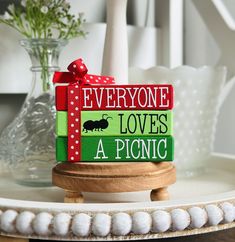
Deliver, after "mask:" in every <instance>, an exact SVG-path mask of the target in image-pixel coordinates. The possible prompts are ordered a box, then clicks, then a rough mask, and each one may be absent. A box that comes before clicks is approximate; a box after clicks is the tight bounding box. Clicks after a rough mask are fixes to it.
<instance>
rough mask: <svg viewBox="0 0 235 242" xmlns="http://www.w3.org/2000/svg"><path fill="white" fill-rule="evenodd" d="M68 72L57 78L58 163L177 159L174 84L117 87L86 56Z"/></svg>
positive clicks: (112, 79)
mask: <svg viewBox="0 0 235 242" xmlns="http://www.w3.org/2000/svg"><path fill="white" fill-rule="evenodd" d="M68 70H69V72H57V73H56V74H55V75H54V79H53V81H54V83H59V84H60V85H57V86H56V98H55V100H56V110H57V113H56V135H57V139H56V159H57V161H60V162H66V161H69V162H79V161H83V162H102V161H103V162H106V161H110V162H112V161H113V162H115V161H117V162H120V161H128V162H131V161H135V162H136V161H145V162H146V161H151V162H161V161H172V160H173V155H174V140H173V137H172V130H173V127H172V122H173V121H172V120H173V117H172V111H171V109H172V108H173V87H172V85H167V84H161V85H115V84H114V78H113V77H107V76H97V75H90V74H87V71H88V70H87V68H86V66H85V64H84V63H83V62H82V60H81V59H78V60H76V61H74V62H72V63H71V64H70V65H69V67H68ZM61 84H63V85H61Z"/></svg>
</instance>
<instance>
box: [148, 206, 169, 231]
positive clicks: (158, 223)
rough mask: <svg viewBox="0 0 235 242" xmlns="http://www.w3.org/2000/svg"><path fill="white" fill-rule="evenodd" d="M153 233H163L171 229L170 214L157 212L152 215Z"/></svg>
mask: <svg viewBox="0 0 235 242" xmlns="http://www.w3.org/2000/svg"><path fill="white" fill-rule="evenodd" d="M152 220H153V224H152V232H154V233H162V232H165V231H167V230H168V229H169V228H170V227H171V216H170V214H169V213H168V212H166V211H162V210H157V211H155V212H153V213H152Z"/></svg>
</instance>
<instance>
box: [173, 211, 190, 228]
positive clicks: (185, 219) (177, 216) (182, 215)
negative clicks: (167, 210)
mask: <svg viewBox="0 0 235 242" xmlns="http://www.w3.org/2000/svg"><path fill="white" fill-rule="evenodd" d="M171 219H172V229H173V230H175V231H177V230H178V231H182V230H184V229H186V228H187V227H188V226H189V224H190V216H189V214H188V212H187V211H185V210H183V209H181V208H176V209H173V210H172V211H171Z"/></svg>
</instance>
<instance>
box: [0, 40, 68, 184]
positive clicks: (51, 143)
mask: <svg viewBox="0 0 235 242" xmlns="http://www.w3.org/2000/svg"><path fill="white" fill-rule="evenodd" d="M66 43H67V42H66V41H63V40H53V39H46V40H43V39H26V40H22V41H21V45H22V46H23V47H24V48H25V49H26V51H27V52H28V54H29V56H30V58H31V61H32V67H31V71H32V75H33V78H32V85H31V90H30V91H29V93H28V95H27V97H26V100H25V102H24V104H23V106H22V108H21V111H20V112H19V114H18V115H17V117H16V118H15V119H14V120H13V122H12V123H11V124H10V125H9V126H7V127H6V128H5V130H4V131H3V132H2V134H1V138H0V159H1V162H4V163H5V164H6V165H7V166H8V167H10V170H11V172H12V175H13V178H14V179H15V181H16V182H17V183H19V184H23V185H29V186H46V185H51V168H52V166H53V164H54V163H55V115H56V110H55V105H54V88H53V84H52V75H53V73H54V71H58V70H59V67H58V58H59V54H60V51H61V48H62V47H63V46H65V44H66Z"/></svg>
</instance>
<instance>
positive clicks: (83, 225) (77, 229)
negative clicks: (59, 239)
mask: <svg viewBox="0 0 235 242" xmlns="http://www.w3.org/2000/svg"><path fill="white" fill-rule="evenodd" d="M90 226H91V217H90V216H89V215H87V214H85V213H79V214H76V215H75V216H74V218H73V221H72V227H71V229H72V231H73V233H74V234H75V235H76V236H79V237H86V236H88V235H89V234H90Z"/></svg>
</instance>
